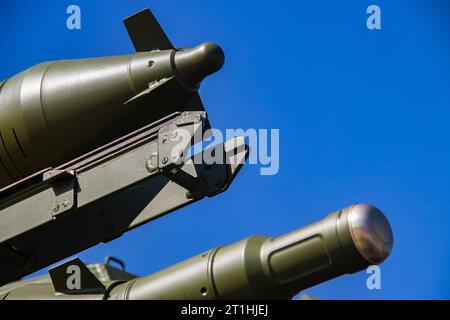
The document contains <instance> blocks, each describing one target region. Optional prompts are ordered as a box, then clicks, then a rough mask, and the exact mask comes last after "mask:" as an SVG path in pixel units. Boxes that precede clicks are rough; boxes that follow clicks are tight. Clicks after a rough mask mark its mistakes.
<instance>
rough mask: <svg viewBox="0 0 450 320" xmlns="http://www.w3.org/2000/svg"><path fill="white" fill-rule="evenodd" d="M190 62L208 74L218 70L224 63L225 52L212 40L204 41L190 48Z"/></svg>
mask: <svg viewBox="0 0 450 320" xmlns="http://www.w3.org/2000/svg"><path fill="white" fill-rule="evenodd" d="M190 56H191V63H192V65H193V66H194V67H197V68H199V69H202V70H203V71H204V72H205V73H206V74H208V75H210V74H213V73H214V72H217V71H219V70H220V69H221V68H222V67H223V65H224V63H225V53H224V52H223V50H222V48H221V47H219V46H218V45H217V44H215V43H214V42H205V43H203V44H201V45H199V46H197V47H195V48H193V49H191V53H190Z"/></svg>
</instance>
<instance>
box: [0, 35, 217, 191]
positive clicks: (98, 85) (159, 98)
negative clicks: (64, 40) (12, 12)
mask: <svg viewBox="0 0 450 320" xmlns="http://www.w3.org/2000/svg"><path fill="white" fill-rule="evenodd" d="M223 63H224V53H223V51H222V49H221V48H220V47H219V46H217V45H216V44H214V43H211V42H207V43H204V44H201V45H199V46H197V47H195V48H192V49H180V50H161V51H152V52H139V53H136V54H133V55H126V56H117V57H106V58H93V59H82V60H65V61H55V62H47V63H41V64H38V65H36V66H34V67H32V68H30V69H28V70H26V71H23V72H21V73H19V74H17V75H15V76H13V77H11V78H10V79H8V80H6V81H3V82H1V81H0V189H2V188H3V187H5V186H7V185H9V184H11V183H13V182H15V181H18V180H21V179H23V178H25V177H27V176H29V175H31V174H33V173H36V172H38V171H40V170H42V169H46V168H49V167H56V166H58V165H61V164H63V163H64V162H68V161H70V160H73V159H74V158H76V157H78V156H81V155H83V154H85V153H87V152H89V151H92V150H94V149H96V148H98V147H101V146H102V145H104V144H106V143H108V142H111V141H113V140H115V139H118V138H120V137H121V136H123V135H125V134H128V133H131V132H132V131H134V130H137V129H138V128H140V127H143V126H145V125H147V124H149V123H152V122H154V121H157V120H158V119H161V118H163V117H164V116H167V115H169V114H171V113H173V112H175V111H186V110H183V106H184V104H185V103H186V102H187V101H188V100H189V98H190V97H192V95H193V94H194V93H195V92H197V89H198V86H199V84H200V82H201V81H203V79H204V78H205V77H207V76H208V75H210V74H212V73H214V72H216V71H218V70H219V69H220V68H221V67H222V65H223ZM130 101H132V103H128V102H130ZM189 108H191V110H187V111H195V110H194V109H192V108H193V107H189ZM199 108H201V106H200V107H199Z"/></svg>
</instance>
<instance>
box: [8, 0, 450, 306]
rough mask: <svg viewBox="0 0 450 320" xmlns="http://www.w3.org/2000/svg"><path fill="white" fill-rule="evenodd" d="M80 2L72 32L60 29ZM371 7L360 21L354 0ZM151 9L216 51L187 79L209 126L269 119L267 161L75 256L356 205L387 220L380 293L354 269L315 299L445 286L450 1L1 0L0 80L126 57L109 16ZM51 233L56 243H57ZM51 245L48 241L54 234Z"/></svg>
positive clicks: (132, 254)
mask: <svg viewBox="0 0 450 320" xmlns="http://www.w3.org/2000/svg"><path fill="white" fill-rule="evenodd" d="M70 4H78V5H79V6H80V7H81V10H82V30H80V31H69V30H67V29H66V27H65V20H66V14H65V11H66V8H67V6H68V5H70ZM370 4H377V5H379V6H380V7H381V10H382V30H380V31H369V30H368V29H367V28H366V25H365V22H366V17H367V15H366V14H365V11H366V8H367V6H368V5H370ZM147 6H149V7H151V8H152V10H153V11H154V13H155V15H156V16H157V17H158V19H159V20H160V22H161V24H162V25H163V27H164V28H165V30H166V31H167V33H168V35H169V37H170V38H171V39H172V41H173V43H174V44H175V45H176V46H178V47H190V46H194V45H197V44H199V43H201V42H204V41H207V40H213V41H216V42H217V43H219V44H220V45H221V46H222V47H223V48H224V50H225V52H226V64H225V66H224V68H223V70H222V71H221V72H220V73H218V74H216V75H214V76H213V77H211V78H209V80H208V81H206V82H205V83H204V85H203V86H202V88H201V94H202V96H203V99H204V102H205V104H206V106H207V111H208V112H209V115H210V118H211V120H212V122H213V124H214V125H215V126H216V127H218V128H223V129H224V128H239V127H241V128H279V129H280V137H281V138H280V139H281V155H280V157H281V158H280V161H281V166H280V172H279V174H278V175H276V176H272V177H267V176H266V177H264V176H260V175H259V168H258V167H256V166H248V167H246V168H245V169H244V170H243V171H242V172H241V174H240V176H239V177H238V179H237V180H236V182H235V183H234V185H233V186H232V187H231V188H230V189H229V191H227V192H226V193H225V194H222V195H220V196H218V197H216V198H213V199H206V200H203V201H201V202H199V203H196V204H194V205H192V206H190V207H187V208H184V209H182V210H179V211H178V212H176V213H173V214H171V215H169V216H166V217H164V218H162V219H160V220H157V221H154V222H152V223H149V224H147V225H145V226H143V227H141V228H139V229H137V230H135V231H132V232H130V233H128V234H126V235H125V236H123V237H122V238H120V239H117V240H115V241H113V242H111V243H108V244H102V245H99V246H97V247H95V248H92V249H89V250H87V251H85V252H83V253H81V254H80V257H81V258H82V259H83V260H85V261H86V262H96V261H101V260H103V257H104V256H105V255H114V256H117V257H120V258H121V259H123V260H125V261H126V263H127V267H128V270H129V271H131V272H134V273H137V274H139V275H145V274H149V273H151V272H154V271H157V270H160V269H162V268H164V267H167V266H170V265H172V264H174V263H176V262H178V261H181V260H184V259H186V258H189V257H191V256H193V255H196V254H198V253H201V252H202V251H204V250H207V249H209V248H213V247H216V246H219V245H222V244H227V243H232V242H235V241H237V240H240V239H242V238H244V237H246V236H249V235H252V234H262V235H270V236H272V235H278V234H281V233H284V232H288V231H291V230H294V229H297V228H298V227H301V226H303V225H306V224H308V223H311V222H314V221H316V220H319V219H321V218H323V217H324V216H325V215H326V214H328V213H331V212H333V211H334V210H337V209H340V208H343V207H346V206H348V205H349V204H351V203H354V202H369V203H373V204H375V205H376V206H378V207H379V208H381V209H382V210H383V211H384V212H385V213H386V215H387V216H388V218H389V219H390V221H391V223H392V226H393V231H394V234H395V245H394V251H393V254H392V256H391V258H390V259H389V260H388V261H387V262H386V263H385V264H383V266H382V290H379V291H369V290H368V289H367V288H366V286H365V281H366V278H367V275H366V274H365V273H364V272H361V273H359V274H356V275H351V276H345V277H342V278H340V279H337V280H335V281H331V282H328V283H326V284H323V285H320V286H317V287H315V288H312V289H310V290H308V291H307V293H309V294H311V295H315V296H318V297H321V298H358V299H359V298H362V299H379V298H401V299H409V298H427V299H428V298H447V299H448V298H450V286H449V279H450V276H449V272H450V232H449V231H450V230H449V228H450V169H449V164H450V150H449V138H450V128H449V119H450V90H449V88H450V43H449V42H448V40H449V39H450V37H449V35H450V5H449V4H448V2H446V1H438V0H436V1H432V0H422V1H414V0H408V1H407V0H403V1H401V0H373V1H372V0H371V1H361V0H352V1H322V0H320V1H319V0H317V1H281V0H280V1H276V2H273V1H262V0H251V1H229V0H215V1H205V0H203V1H199V0H192V1H188V2H186V1H182V0H172V1H167V0H154V1H143V0H134V1H113V0H108V1H92V0H89V1H87V0H84V1H81V0H71V1H66V0H59V1H35V0H33V1H32V0H29V1H23V0H22V1H9V2H6V1H2V2H1V3H0V20H1V24H2V28H0V35H1V37H0V38H1V41H2V49H1V50H0V59H1V61H2V62H1V64H0V78H7V77H9V76H12V75H14V74H15V73H18V72H20V71H22V70H23V69H25V68H28V67H30V66H32V65H34V64H36V63H38V62H42V61H47V60H57V59H76V58H86V57H95V56H108V55H119V54H128V53H132V52H133V48H132V45H131V42H130V41H129V39H128V36H127V33H126V31H125V29H124V27H123V25H122V18H124V17H126V16H128V15H129V14H131V13H134V12H135V11H138V10H140V9H142V8H144V7H147ZM55 240H56V239H55ZM56 241H57V240H56Z"/></svg>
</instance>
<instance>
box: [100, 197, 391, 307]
mask: <svg viewBox="0 0 450 320" xmlns="http://www.w3.org/2000/svg"><path fill="white" fill-rule="evenodd" d="M392 245H393V235H392V231H391V227H390V225H389V222H388V221H387V219H386V218H385V216H384V215H383V213H382V212H381V211H380V210H379V209H377V208H375V207H373V206H371V205H366V204H357V205H353V206H351V207H349V208H346V209H343V210H339V211H337V212H335V213H333V214H331V215H330V216H328V217H327V218H325V219H324V220H322V221H320V222H317V223H315V224H312V225H310V226H307V227H305V228H302V229H299V230H296V231H294V232H291V233H288V234H286V235H283V236H280V237H275V238H266V237H262V236H253V237H250V238H248V239H245V240H242V241H239V242H237V243H234V244H231V245H228V246H224V247H219V248H216V249H214V250H211V251H208V252H206V253H204V254H201V255H199V256H197V257H194V258H191V259H189V260H186V261H184V262H181V263H179V264H177V265H174V266H172V267H170V268H168V269H165V270H163V271H160V272H158V273H156V274H153V275H150V276H147V277H143V278H137V279H134V280H132V281H129V282H126V283H123V284H120V285H117V286H116V287H113V288H112V289H111V290H110V294H109V299H132V300H141V299H145V300H166V299H175V300H184V299H289V298H292V297H293V296H294V295H296V294H297V293H298V292H300V291H302V290H304V289H307V288H310V287H312V286H314V285H317V284H319V283H322V282H325V281H327V280H330V279H333V278H336V277H338V276H341V275H344V274H348V273H354V272H357V271H360V270H363V269H364V268H366V267H368V266H369V265H372V264H379V263H381V262H383V261H384V260H385V259H386V258H387V257H388V256H389V254H390V252H391V249H392Z"/></svg>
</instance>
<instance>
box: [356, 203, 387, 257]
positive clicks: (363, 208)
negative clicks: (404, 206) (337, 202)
mask: <svg viewBox="0 0 450 320" xmlns="http://www.w3.org/2000/svg"><path fill="white" fill-rule="evenodd" d="M348 223H349V228H350V234H351V237H352V240H353V242H354V244H355V246H356V249H357V250H358V252H359V253H360V254H361V255H362V256H363V258H364V259H366V260H367V261H369V262H370V263H373V264H379V263H381V262H383V261H384V260H385V259H386V258H387V257H388V256H389V255H390V253H391V251H392V246H393V243H394V238H393V235H392V229H391V226H390V224H389V222H388V220H387V219H386V217H385V216H384V214H383V213H382V212H381V211H380V210H379V209H378V208H376V207H374V206H372V205H368V204H357V205H354V206H353V207H352V209H351V211H350V213H349V215H348Z"/></svg>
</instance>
